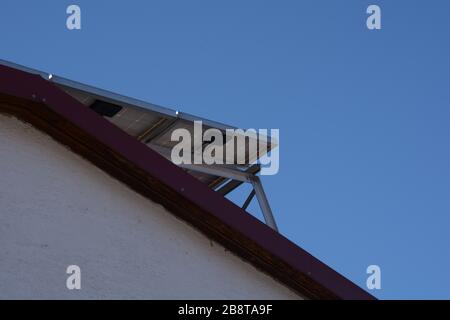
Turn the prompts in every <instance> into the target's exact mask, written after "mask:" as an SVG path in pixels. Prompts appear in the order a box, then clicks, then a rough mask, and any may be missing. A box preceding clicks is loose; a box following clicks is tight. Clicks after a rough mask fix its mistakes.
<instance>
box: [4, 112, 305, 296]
mask: <svg viewBox="0 0 450 320" xmlns="http://www.w3.org/2000/svg"><path fill="white" fill-rule="evenodd" d="M0 170H1V171H0V298H3V299H5V298H7V299H9V298H25V299H28V298H43V299H53V298H59V299H72V298H77V299H78V298H81V299H91V298H95V299H102V298H107V299H110V298H112V299H115V298H125V299H127V298H137V299H141V298H147V299H151V298H174V299H177V298H192V299H201V298H205V299H214V298H217V299H222V298H223V299H298V298H300V297H299V296H297V295H296V294H295V293H293V292H292V291H290V290H289V289H288V288H286V287H285V286H283V285H281V284H280V283H278V282H277V281H275V280H274V279H272V278H271V277H270V276H268V275H266V274H264V273H262V272H260V271H258V270H257V269H255V268H254V267H252V266H251V265H250V264H248V263H246V262H244V261H243V260H241V259H240V258H238V257H236V256H235V255H233V254H231V253H230V252H228V251H226V250H225V249H224V248H223V247H222V246H220V245H218V244H217V243H213V242H211V241H210V240H209V239H208V238H206V237H205V236H203V235H202V234H201V233H199V232H197V231H196V230H195V229H193V228H192V227H190V226H189V225H187V224H185V223H184V222H182V221H180V220H178V219H176V218H175V217H174V216H173V215H172V214H170V213H169V212H167V211H166V210H165V209H164V208H163V207H161V206H159V205H157V204H155V203H153V202H151V201H149V200H148V199H146V198H144V197H142V196H140V195H139V194H137V193H135V192H134V191H132V190H130V189H129V188H128V187H126V186H125V185H123V184H121V183H120V182H118V181H116V180H115V179H113V178H111V177H110V176H108V175H107V174H105V173H104V172H103V171H101V170H100V169H98V168H96V167H95V166H93V165H91V164H90V163H89V162H87V161H85V160H84V159H82V158H81V157H79V156H78V155H76V154H74V153H72V152H70V151H69V150H68V149H66V148H65V147H64V146H62V145H60V144H58V143H57V142H55V141H54V140H52V139H51V138H50V137H48V136H46V135H45V134H43V133H41V132H39V131H37V130H35V129H34V128H33V127H31V126H30V125H28V124H25V123H22V122H20V121H19V120H17V119H15V118H11V117H7V116H4V115H0ZM71 264H76V265H79V266H80V268H81V286H82V288H81V290H71V291H70V290H68V289H67V288H66V279H67V277H68V275H67V274H66V273H65V272H66V268H67V266H68V265H71Z"/></svg>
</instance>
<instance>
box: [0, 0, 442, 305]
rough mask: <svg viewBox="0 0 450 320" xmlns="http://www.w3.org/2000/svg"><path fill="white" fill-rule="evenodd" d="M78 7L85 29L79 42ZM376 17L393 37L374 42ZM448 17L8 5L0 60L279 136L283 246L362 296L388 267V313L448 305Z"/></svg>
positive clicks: (380, 35) (19, 1) (358, 9)
mask: <svg viewBox="0 0 450 320" xmlns="http://www.w3.org/2000/svg"><path fill="white" fill-rule="evenodd" d="M69 4H78V5H79V6H80V7H81V10H82V29H81V30H78V31H69V30H67V28H66V18H67V14H66V8H67V6H68V5H69ZM369 4H377V5H379V6H380V7H381V10H382V29H381V30H377V31H369V30H368V29H367V27H366V18H367V14H366V8H367V7H368V5H369ZM449 12H450V2H449V1H448V0H434V1H425V0H422V1H419V0H409V1H406V0H396V1H382V0H371V1H366V0H346V1H335V0H327V1H325V0H314V1H313V0H311V1H300V0H295V1H294V0H292V1H288V0H282V1H262V0H239V1H238V0H227V1H219V0H213V1H211V0H201V1H200V0H189V1H186V0H180V1H173V0H160V1H147V0H146V1H144V0H142V1H138V0H128V1H118V0H114V1H111V0H110V1H100V0H95V1H93V0H89V1H87V0H79V1H78V0H73V1H64V0H55V1H48V0H47V1H44V0H40V1H31V0H30V1H23V0H14V1H12V0H2V1H1V4H0V34H1V40H2V41H1V45H0V58H1V59H5V60H10V61H14V62H16V63H19V64H24V65H26V66H29V67H33V68H37V69H41V70H43V71H48V72H52V73H54V74H57V75H59V76H63V77H67V78H70V79H72V80H77V81H81V82H84V83H87V84H91V85H94V86H98V87H101V88H104V89H108V90H112V91H115V92H118V93H122V94H125V95H129V96H132V97H135V98H139V99H143V100H146V101H149V102H153V103H157V104H160V105H163V106H167V107H173V108H176V109H179V110H181V111H183V112H188V113H193V114H196V115H199V116H202V117H205V118H208V119H211V120H217V121H221V122H224V123H229V124H232V125H234V126H238V127H242V128H249V127H251V128H279V129H280V153H281V155H280V172H279V174H278V175H276V176H267V177H264V178H263V183H264V185H265V188H266V192H267V193H268V195H269V199H270V202H271V205H272V207H273V211H274V213H275V216H276V219H277V222H278V224H279V227H280V229H281V232H282V233H283V234H284V235H286V236H287V237H288V238H290V239H291V240H293V241H294V242H295V243H297V244H298V245H299V246H301V247H302V248H304V249H306V250H308V251H309V252H311V253H312V254H313V255H315V256H316V257H317V258H319V259H321V260H322V261H324V262H325V263H327V264H328V265H330V266H331V267H333V268H334V269H335V270H337V271H338V272H340V273H342V274H343V275H345V276H346V277H348V278H349V279H351V280H352V281H354V282H355V283H357V284H358V285H360V286H362V287H364V288H365V282H366V278H367V275H366V268H367V266H369V265H371V264H377V265H379V266H380V267H381V271H382V289H381V290H376V291H371V293H372V294H374V295H375V296H377V297H379V298H450V272H449V271H450V257H449V249H448V244H449V243H450V233H449V227H450V165H449V164H450V148H449V140H450V126H449V120H450V87H449V84H450V43H449V41H450V18H449ZM243 190H246V189H243ZM236 197H237V198H239V197H245V194H244V193H242V194H240V195H239V194H238V195H236ZM251 210H252V211H253V212H254V214H255V215H257V216H259V213H258V210H257V206H256V205H253V206H252V207H251Z"/></svg>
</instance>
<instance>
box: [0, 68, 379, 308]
mask: <svg viewBox="0 0 450 320" xmlns="http://www.w3.org/2000/svg"><path fill="white" fill-rule="evenodd" d="M0 94H1V97H0V104H1V105H2V106H3V107H1V108H0V112H3V113H10V114H14V115H16V116H18V117H19V118H23V119H24V120H26V121H29V122H32V124H33V125H35V126H36V127H38V128H39V129H41V130H43V131H45V132H47V133H49V134H50V135H51V136H52V137H53V138H55V139H56V140H59V141H60V142H62V143H65V144H67V145H68V146H69V147H71V148H72V149H73V150H74V151H75V152H77V153H79V154H81V155H82V156H83V157H85V158H87V159H88V160H89V161H91V162H93V163H94V164H96V165H97V166H99V167H101V168H102V169H104V170H105V171H107V172H108V173H110V174H112V175H113V176H115V177H116V178H118V179H119V180H121V181H122V182H124V183H126V184H128V185H129V186H130V187H132V188H133V189H134V190H136V191H138V192H140V193H141V194H143V195H144V196H147V197H148V198H150V199H152V200H153V201H157V202H159V203H161V204H162V205H164V206H165V207H167V208H168V209H169V211H171V212H172V213H174V214H175V215H176V216H177V217H179V218H181V219H183V220H185V221H186V222H188V223H190V224H191V225H193V226H194V227H196V228H197V229H199V230H200V231H201V232H203V233H205V234H206V235H207V236H208V237H210V238H212V239H214V240H216V241H218V242H219V243H221V244H222V245H224V246H225V247H226V248H228V249H230V250H232V252H234V253H236V254H237V255H239V256H241V257H242V258H244V259H245V260H247V261H248V262H250V263H252V264H253V265H254V266H255V267H257V268H258V269H260V270H262V271H264V272H266V273H268V274H269V275H271V276H272V277H274V278H275V279H277V280H279V281H280V282H282V283H284V284H285V285H287V286H288V287H290V288H291V289H293V290H295V291H296V292H298V293H300V294H301V295H303V296H305V297H307V298H313V299H355V300H367V299H369V300H372V299H375V298H374V297H373V296H372V295H370V294H369V293H368V292H366V291H365V290H363V289H361V288H360V287H358V286H357V285H355V284H354V283H352V282H351V281H350V280H348V279H346V278H345V277H343V276H342V275H340V274H339V273H337V272H336V271H334V270H333V269H331V268H330V267H328V266H327V265H325V264H324V263H322V262H321V261H319V260H318V259H316V258H315V257H313V256H312V255H311V254H309V253H308V252H306V251H305V250H303V249H301V248H300V247H298V246H297V245H295V244H294V243H293V242H291V241H290V240H288V239H287V238H285V237H284V236H282V235H281V234H279V233H277V232H275V231H273V230H272V229H271V228H269V227H267V226H266V225H265V224H263V223H262V222H260V221H259V220H258V219H256V218H254V217H253V216H251V215H250V214H248V213H247V212H246V211H245V210H243V209H242V208H240V207H238V206H237V205H235V204H234V203H232V202H231V201H229V200H228V199H226V198H225V197H223V196H222V195H220V194H218V193H217V192H215V191H213V190H211V189H210V188H208V187H207V186H206V185H205V184H203V183H202V182H200V181H198V180H197V179H196V178H194V177H192V176H191V175H189V174H188V173H186V172H185V171H183V170H182V169H180V168H178V167H177V166H176V165H174V164H172V163H171V162H170V161H168V160H167V159H165V158H163V157H162V156H160V155H159V154H158V153H157V152H155V151H153V150H152V149H150V148H148V147H147V146H145V145H144V144H143V143H141V142H139V141H138V140H136V139H135V138H133V137H132V136H130V135H128V134H127V133H125V132H124V131H122V130H121V129H119V128H118V127H116V126H115V125H113V124H111V123H110V122H109V121H107V120H105V119H104V118H102V117H100V116H99V115H97V114H96V113H95V112H93V111H91V110H90V109H89V108H86V107H85V106H84V105H83V104H81V103H80V102H78V101H77V100H76V99H74V98H73V97H71V96H70V95H68V94H67V93H65V92H64V91H63V90H61V89H60V88H58V87H57V86H56V85H54V84H53V83H51V81H47V80H45V79H43V78H42V77H41V76H39V75H36V74H31V73H27V72H24V71H20V70H17V69H14V68H10V67H6V66H2V65H0ZM5 105H14V106H15V107H14V108H12V109H11V108H5ZM66 136H67V137H66ZM144 178H145V181H144V180H143V179H144ZM176 202H178V203H176Z"/></svg>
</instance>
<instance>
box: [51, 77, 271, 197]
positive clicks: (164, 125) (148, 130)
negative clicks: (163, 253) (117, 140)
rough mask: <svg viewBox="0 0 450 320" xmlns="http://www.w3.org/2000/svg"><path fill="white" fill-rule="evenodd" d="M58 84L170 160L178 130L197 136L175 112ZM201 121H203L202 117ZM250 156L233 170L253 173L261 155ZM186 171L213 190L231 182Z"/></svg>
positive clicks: (187, 122) (190, 124) (205, 128)
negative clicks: (253, 166)
mask: <svg viewBox="0 0 450 320" xmlns="http://www.w3.org/2000/svg"><path fill="white" fill-rule="evenodd" d="M57 85H58V86H59V87H60V88H62V89H63V90H64V91H65V92H67V93H68V94H70V95H71V96H72V97H74V98H75V99H77V100H78V101H79V102H81V103H82V104H84V105H85V106H86V107H88V108H91V109H93V110H94V111H95V112H97V113H99V114H101V115H102V116H103V117H104V118H105V119H107V120H108V121H110V122H111V123H113V124H114V125H116V126H117V127H119V128H120V129H122V130H123V131H125V132H126V133H128V134H129V135H131V136H133V137H135V138H136V139H138V140H139V141H141V142H142V143H144V144H146V145H147V146H148V147H149V148H152V149H153V150H155V151H157V152H158V153H160V154H161V155H162V156H164V157H166V158H167V159H170V152H171V149H172V147H173V146H175V145H176V144H177V143H178V142H177V141H172V140H171V135H172V132H173V131H174V130H175V129H179V128H184V129H186V130H188V131H189V132H190V133H191V135H192V136H193V134H194V122H193V121H190V120H186V119H183V118H180V117H177V116H176V115H175V113H174V115H173V116H170V115H167V114H162V113H159V112H157V111H154V110H149V109H146V108H143V107H140V106H136V105H133V104H130V103H127V102H124V101H117V100H115V99H112V98H110V97H107V96H102V95H97V94H95V93H93V92H88V91H83V90H79V89H77V88H73V87H69V86H65V85H61V84H57ZM199 120H201V119H200V118H199ZM211 127H214V126H208V125H204V126H203V130H207V129H208V128H211ZM219 130H221V131H222V132H223V133H224V134H225V131H224V130H223V128H220V129H219ZM224 136H225V135H224ZM225 140H226V139H225ZM204 147H205V145H203V146H202V148H204ZM267 147H268V149H270V144H268V146H267ZM193 152H194V150H193V149H192V153H193ZM246 156H247V158H248V159H249V160H250V161H249V163H246V164H243V165H236V166H233V168H234V169H238V170H241V171H250V169H251V167H252V162H253V160H256V158H257V155H249V154H248V152H247V154H246ZM224 166H230V165H224ZM186 171H187V172H188V173H190V174H191V175H192V176H194V177H195V178H197V179H198V180H200V181H202V182H203V183H205V184H207V185H208V186H210V187H211V188H213V189H216V188H218V187H219V186H221V185H223V184H224V183H225V182H227V181H228V179H225V178H222V177H219V176H215V175H211V174H206V173H200V172H197V171H192V170H186Z"/></svg>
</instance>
